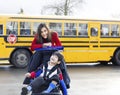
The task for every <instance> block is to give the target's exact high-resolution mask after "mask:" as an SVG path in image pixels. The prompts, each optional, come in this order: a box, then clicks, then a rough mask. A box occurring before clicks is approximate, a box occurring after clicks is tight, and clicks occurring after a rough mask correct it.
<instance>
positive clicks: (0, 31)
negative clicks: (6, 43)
mask: <svg viewBox="0 0 120 95" xmlns="http://www.w3.org/2000/svg"><path fill="white" fill-rule="evenodd" d="M0 35H3V25H0Z"/></svg>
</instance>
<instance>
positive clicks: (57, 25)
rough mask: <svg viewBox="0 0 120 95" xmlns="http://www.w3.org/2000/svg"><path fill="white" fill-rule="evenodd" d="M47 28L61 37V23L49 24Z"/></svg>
mask: <svg viewBox="0 0 120 95" xmlns="http://www.w3.org/2000/svg"><path fill="white" fill-rule="evenodd" d="M49 28H50V29H51V30H54V31H56V32H57V33H58V35H59V36H61V35H62V23H49Z"/></svg>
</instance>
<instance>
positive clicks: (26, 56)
mask: <svg viewBox="0 0 120 95" xmlns="http://www.w3.org/2000/svg"><path fill="white" fill-rule="evenodd" d="M30 57H31V54H30V52H29V51H28V50H26V49H17V50H15V51H14V52H13V54H12V56H11V58H10V62H11V63H12V64H13V65H14V66H15V67H18V68H25V67H26V66H27V64H28V62H29V60H30Z"/></svg>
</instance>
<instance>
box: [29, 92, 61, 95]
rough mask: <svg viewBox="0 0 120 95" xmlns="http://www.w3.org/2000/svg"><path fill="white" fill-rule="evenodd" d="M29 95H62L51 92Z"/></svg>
mask: <svg viewBox="0 0 120 95" xmlns="http://www.w3.org/2000/svg"><path fill="white" fill-rule="evenodd" d="M31 95H62V94H61V93H59V92H51V93H32V94H31Z"/></svg>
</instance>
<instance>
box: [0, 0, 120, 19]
mask: <svg viewBox="0 0 120 95" xmlns="http://www.w3.org/2000/svg"><path fill="white" fill-rule="evenodd" d="M53 1H55V2H58V1H60V0H0V14H16V13H18V12H19V10H20V8H23V10H24V13H25V14H35V15H36V14H40V13H41V8H42V7H43V6H45V5H47V4H49V3H52V2H53ZM119 14H120V0H85V3H84V4H83V5H82V7H80V9H75V10H74V14H73V15H76V16H80V17H96V18H97V17H98V18H99V17H103V18H104V17H112V15H116V17H117V16H118V15H119Z"/></svg>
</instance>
